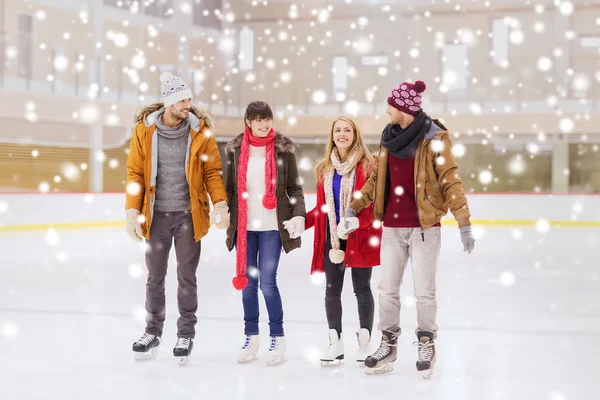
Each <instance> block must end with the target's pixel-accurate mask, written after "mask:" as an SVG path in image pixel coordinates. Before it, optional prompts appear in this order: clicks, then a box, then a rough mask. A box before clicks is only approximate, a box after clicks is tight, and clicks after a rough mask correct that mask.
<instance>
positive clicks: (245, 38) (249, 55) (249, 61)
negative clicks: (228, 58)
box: [239, 28, 254, 71]
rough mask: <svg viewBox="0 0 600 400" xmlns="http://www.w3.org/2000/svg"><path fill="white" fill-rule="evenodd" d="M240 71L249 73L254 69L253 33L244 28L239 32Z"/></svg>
mask: <svg viewBox="0 0 600 400" xmlns="http://www.w3.org/2000/svg"><path fill="white" fill-rule="evenodd" d="M239 57H240V70H242V71H250V70H252V69H253V68H254V31H253V30H252V29H249V28H244V29H242V30H241V31H240V55H239Z"/></svg>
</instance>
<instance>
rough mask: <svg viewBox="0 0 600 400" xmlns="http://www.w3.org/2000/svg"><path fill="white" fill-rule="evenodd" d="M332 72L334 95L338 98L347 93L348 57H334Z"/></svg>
mask: <svg viewBox="0 0 600 400" xmlns="http://www.w3.org/2000/svg"><path fill="white" fill-rule="evenodd" d="M331 73H332V74H333V95H334V96H335V97H336V99H337V98H338V96H342V95H341V94H340V93H342V94H344V95H345V94H346V90H347V89H348V57H346V56H336V57H333V61H332V68H331Z"/></svg>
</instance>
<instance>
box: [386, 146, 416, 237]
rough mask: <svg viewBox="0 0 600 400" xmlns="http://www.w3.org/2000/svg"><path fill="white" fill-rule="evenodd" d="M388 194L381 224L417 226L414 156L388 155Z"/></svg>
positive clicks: (400, 226)
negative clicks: (399, 156)
mask: <svg viewBox="0 0 600 400" xmlns="http://www.w3.org/2000/svg"><path fill="white" fill-rule="evenodd" d="M388 168H389V174H390V194H389V196H388V198H387V202H386V204H385V216H384V217H383V226H386V227H388V228H419V227H420V226H421V224H420V223H419V212H418V211H417V202H416V198H415V158H414V157H410V158H397V157H395V156H393V155H392V154H389V155H388Z"/></svg>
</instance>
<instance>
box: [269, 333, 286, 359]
mask: <svg viewBox="0 0 600 400" xmlns="http://www.w3.org/2000/svg"><path fill="white" fill-rule="evenodd" d="M284 361H285V338H284V337H283V336H271V345H270V346H269V352H268V354H267V365H268V366H270V367H272V366H275V365H279V364H281V363H283V362H284Z"/></svg>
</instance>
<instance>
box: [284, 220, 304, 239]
mask: <svg viewBox="0 0 600 400" xmlns="http://www.w3.org/2000/svg"><path fill="white" fill-rule="evenodd" d="M304 222H305V219H304V217H294V218H292V219H289V220H287V221H283V227H284V228H285V230H287V231H288V233H289V234H290V238H291V239H297V238H299V237H300V235H302V233H304Z"/></svg>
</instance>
